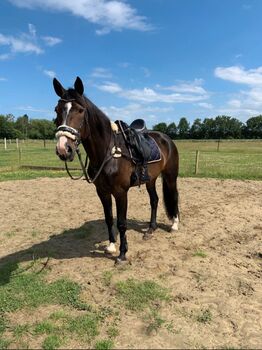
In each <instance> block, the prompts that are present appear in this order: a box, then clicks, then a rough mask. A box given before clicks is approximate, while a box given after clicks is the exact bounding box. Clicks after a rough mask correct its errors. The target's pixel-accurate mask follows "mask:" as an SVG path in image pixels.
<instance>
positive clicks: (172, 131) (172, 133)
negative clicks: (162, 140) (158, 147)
mask: <svg viewBox="0 0 262 350" xmlns="http://www.w3.org/2000/svg"><path fill="white" fill-rule="evenodd" d="M166 134H167V135H168V136H169V137H170V138H171V139H172V140H174V139H175V138H176V136H177V126H176V124H175V123H170V124H169V125H168V127H167V129H166Z"/></svg>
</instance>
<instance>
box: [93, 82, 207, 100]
mask: <svg viewBox="0 0 262 350" xmlns="http://www.w3.org/2000/svg"><path fill="white" fill-rule="evenodd" d="M96 87H97V88H98V89H100V90H102V91H105V92H109V93H112V94H117V95H119V96H120V97H123V98H126V99H128V100H132V101H138V102H144V103H154V102H161V103H171V104H172V103H190V102H198V101H203V100H206V99H208V97H209V96H208V94H207V92H206V91H205V90H204V89H203V88H200V87H199V89H197V88H195V90H194V91H192V89H189V88H187V89H186V88H185V87H184V88H181V92H171V93H162V91H163V90H172V89H173V88H174V87H160V86H159V85H157V86H156V89H152V88H148V87H144V88H143V89H124V88H122V87H121V86H120V85H119V84H117V83H114V82H105V83H104V84H101V85H97V86H96ZM158 90H160V91H158Z"/></svg>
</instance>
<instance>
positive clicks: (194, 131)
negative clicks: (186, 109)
mask: <svg viewBox="0 0 262 350" xmlns="http://www.w3.org/2000/svg"><path fill="white" fill-rule="evenodd" d="M190 137H191V138H192V139H202V138H203V127H202V122H201V119H200V118H197V119H195V121H194V123H193V124H192V126H191V128H190Z"/></svg>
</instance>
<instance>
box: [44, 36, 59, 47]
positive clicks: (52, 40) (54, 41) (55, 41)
mask: <svg viewBox="0 0 262 350" xmlns="http://www.w3.org/2000/svg"><path fill="white" fill-rule="evenodd" d="M42 40H43V41H44V42H45V44H46V45H47V46H55V45H57V44H60V43H61V42H62V40H61V39H60V38H56V37H54V36H42Z"/></svg>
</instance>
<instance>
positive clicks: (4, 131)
mask: <svg viewBox="0 0 262 350" xmlns="http://www.w3.org/2000/svg"><path fill="white" fill-rule="evenodd" d="M55 129H56V127H55V124H54V122H53V121H50V120H46V119H29V117H28V115H27V114H25V115H23V116H21V117H18V118H17V119H15V117H14V116H13V115H12V114H7V115H0V138H5V137H6V138H7V139H15V138H19V139H53V138H54V137H55Z"/></svg>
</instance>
